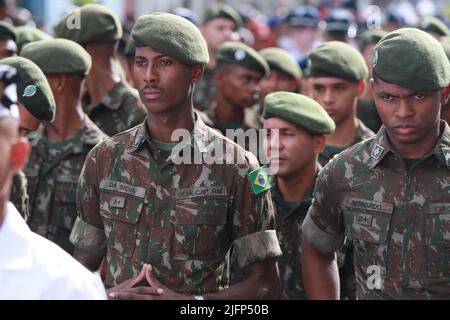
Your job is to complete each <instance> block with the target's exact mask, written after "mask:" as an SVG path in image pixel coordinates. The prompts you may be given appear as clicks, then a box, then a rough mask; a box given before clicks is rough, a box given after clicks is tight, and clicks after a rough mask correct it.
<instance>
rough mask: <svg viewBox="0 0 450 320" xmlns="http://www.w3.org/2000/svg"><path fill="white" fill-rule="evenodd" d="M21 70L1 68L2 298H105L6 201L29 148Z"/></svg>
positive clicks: (89, 275) (87, 275) (94, 278)
mask: <svg viewBox="0 0 450 320" xmlns="http://www.w3.org/2000/svg"><path fill="white" fill-rule="evenodd" d="M16 75H17V71H16V70H15V69H14V68H12V67H11V66H8V65H0V82H1V85H0V88H1V89H0V91H1V93H0V96H1V103H0V150H1V151H0V152H1V154H2V158H1V159H0V162H1V164H0V186H1V187H0V252H1V253H2V254H1V255H0V283H1V284H2V289H1V290H0V299H2V300H3V299H33V300H38V299H39V300H43V299H105V298H106V295H105V289H104V287H103V285H102V283H101V281H100V279H99V278H98V276H94V275H93V274H92V273H90V272H89V271H88V270H86V268H84V267H82V266H81V265H80V264H79V263H78V262H76V261H75V260H74V259H73V258H72V257H70V256H69V255H68V254H67V253H65V252H64V251H63V250H61V249H60V248H58V247H57V246H56V245H55V244H53V243H51V242H50V241H48V240H46V239H44V238H42V237H40V236H39V235H37V234H35V233H33V232H31V231H30V229H29V228H28V227H27V225H26V224H25V222H24V221H23V219H22V218H21V217H20V215H19V213H18V212H17V210H16V208H14V206H13V205H12V204H11V203H9V202H8V201H7V199H8V197H9V192H10V187H11V181H12V177H13V176H14V175H15V174H16V173H17V172H18V170H20V168H22V167H24V166H25V164H26V163H27V161H28V156H29V154H30V149H31V148H30V144H29V143H28V142H27V141H26V139H24V138H21V137H19V135H18V121H19V120H18V118H19V111H18V107H17V105H16V100H17V95H16V88H14V86H15V85H17V83H16V82H17V80H16V79H15V77H16Z"/></svg>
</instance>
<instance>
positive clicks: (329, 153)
mask: <svg viewBox="0 0 450 320" xmlns="http://www.w3.org/2000/svg"><path fill="white" fill-rule="evenodd" d="M374 135H375V133H373V131H372V130H370V129H369V128H367V127H366V126H365V125H364V123H362V121H361V120H359V119H358V127H357V129H356V137H355V140H353V142H352V144H351V145H350V146H352V145H354V144H357V143H359V142H361V141H363V140H366V139H369V138H370V137H373V136H374ZM350 146H349V147H350ZM345 149H347V148H338V147H332V146H325V149H324V150H323V152H322V153H321V154H320V155H319V163H320V165H321V166H325V165H326V164H327V163H328V162H329V161H330V160H331V159H333V157H334V156H335V155H337V154H339V153H341V152H342V151H344V150H345Z"/></svg>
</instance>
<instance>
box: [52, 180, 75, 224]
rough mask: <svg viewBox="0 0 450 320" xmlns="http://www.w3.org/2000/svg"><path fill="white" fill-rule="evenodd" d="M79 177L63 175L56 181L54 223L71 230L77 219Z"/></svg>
mask: <svg viewBox="0 0 450 320" xmlns="http://www.w3.org/2000/svg"><path fill="white" fill-rule="evenodd" d="M78 178H79V175H69V174H67V175H61V176H58V177H57V178H56V181H55V195H54V204H53V208H52V211H53V212H54V214H53V215H52V220H53V221H52V223H53V224H55V225H56V226H57V227H61V228H63V229H66V230H69V232H70V230H71V229H72V227H73V224H74V223H75V219H76V217H77V210H76V196H77V187H78Z"/></svg>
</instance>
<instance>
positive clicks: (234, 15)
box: [203, 3, 244, 29]
mask: <svg viewBox="0 0 450 320" xmlns="http://www.w3.org/2000/svg"><path fill="white" fill-rule="evenodd" d="M215 18H225V19H229V20H233V22H234V24H235V25H236V28H235V29H239V28H242V27H243V26H244V22H243V21H242V18H241V16H240V15H239V12H237V11H236V10H235V9H234V8H232V7H230V6H228V5H226V4H223V3H217V4H214V5H211V6H210V7H209V8H208V9H207V10H206V12H205V16H204V18H203V24H204V25H205V24H206V23H207V22H208V21H210V20H212V19H215Z"/></svg>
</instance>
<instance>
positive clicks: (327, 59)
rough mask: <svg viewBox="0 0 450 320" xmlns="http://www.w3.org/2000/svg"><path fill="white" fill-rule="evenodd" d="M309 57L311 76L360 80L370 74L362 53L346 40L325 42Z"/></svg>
mask: <svg viewBox="0 0 450 320" xmlns="http://www.w3.org/2000/svg"><path fill="white" fill-rule="evenodd" d="M309 59H310V61H309V63H310V68H311V74H310V75H311V77H333V78H343V79H346V80H349V81H352V82H359V81H361V80H364V79H365V78H366V77H367V76H368V70H367V65H366V63H365V61H364V58H363V56H362V55H361V53H359V52H358V51H357V50H356V49H354V48H353V47H351V46H350V45H348V44H346V43H344V42H340V41H329V42H325V43H324V44H322V45H320V46H319V47H317V48H316V49H315V50H313V51H312V52H311V54H310V56H309Z"/></svg>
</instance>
